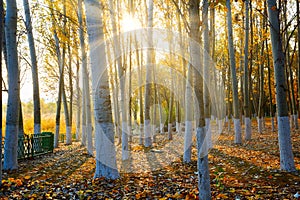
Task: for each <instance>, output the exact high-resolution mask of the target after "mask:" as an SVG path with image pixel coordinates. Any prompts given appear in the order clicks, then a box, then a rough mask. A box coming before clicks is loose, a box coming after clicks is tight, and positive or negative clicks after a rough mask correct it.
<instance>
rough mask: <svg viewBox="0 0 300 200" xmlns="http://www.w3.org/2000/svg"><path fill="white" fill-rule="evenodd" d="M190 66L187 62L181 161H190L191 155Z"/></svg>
mask: <svg viewBox="0 0 300 200" xmlns="http://www.w3.org/2000/svg"><path fill="white" fill-rule="evenodd" d="M192 68H193V67H192V66H191V64H189V67H188V72H187V78H186V89H185V129H184V149H183V162H185V163H189V162H191V156H192V136H193V123H192V121H193V113H192V105H193V104H192V103H193V100H192V99H193V98H192V85H191V84H192Z"/></svg>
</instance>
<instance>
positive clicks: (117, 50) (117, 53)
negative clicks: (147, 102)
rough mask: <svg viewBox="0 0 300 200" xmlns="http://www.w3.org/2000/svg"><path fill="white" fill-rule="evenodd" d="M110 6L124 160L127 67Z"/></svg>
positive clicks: (125, 155)
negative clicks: (118, 82) (124, 63)
mask: <svg viewBox="0 0 300 200" xmlns="http://www.w3.org/2000/svg"><path fill="white" fill-rule="evenodd" d="M109 8H110V18H111V24H112V31H113V42H114V45H113V50H114V57H115V58H116V62H117V67H118V74H119V81H120V95H121V96H120V97H121V98H120V107H121V116H122V160H128V159H129V145H128V134H127V132H128V123H127V117H128V116H127V113H126V106H125V79H126V76H125V68H123V66H122V57H121V55H120V53H121V44H120V38H119V37H118V35H117V34H118V32H117V21H116V17H115V16H116V12H115V7H114V2H113V1H112V0H109Z"/></svg>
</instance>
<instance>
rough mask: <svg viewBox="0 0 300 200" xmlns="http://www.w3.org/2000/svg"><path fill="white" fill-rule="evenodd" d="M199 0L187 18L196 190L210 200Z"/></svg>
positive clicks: (190, 7)
mask: <svg viewBox="0 0 300 200" xmlns="http://www.w3.org/2000/svg"><path fill="white" fill-rule="evenodd" d="M199 6H200V1H199V0H190V1H189V17H190V37H191V39H192V40H193V41H194V42H191V44H190V60H191V63H192V65H193V68H194V72H195V74H194V77H195V80H194V81H195V85H194V90H195V93H196V99H197V101H196V102H197V103H198V105H197V106H198V107H199V115H198V116H197V115H196V116H197V117H198V118H197V119H196V120H197V122H196V136H197V151H198V153H197V154H198V155H197V167H198V190H199V199H211V190H210V177H209V168H208V148H207V140H206V128H205V115H204V99H203V77H202V73H201V71H202V70H203V69H202V68H201V67H202V65H201V60H200V46H199V44H200V32H199V24H200V14H199Z"/></svg>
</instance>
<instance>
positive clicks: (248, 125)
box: [244, 0, 252, 140]
mask: <svg viewBox="0 0 300 200" xmlns="http://www.w3.org/2000/svg"><path fill="white" fill-rule="evenodd" d="M248 53H249V0H245V49H244V113H245V140H251V136H252V130H251V118H250V117H251V116H250V98H249V69H248V63H249V60H248Z"/></svg>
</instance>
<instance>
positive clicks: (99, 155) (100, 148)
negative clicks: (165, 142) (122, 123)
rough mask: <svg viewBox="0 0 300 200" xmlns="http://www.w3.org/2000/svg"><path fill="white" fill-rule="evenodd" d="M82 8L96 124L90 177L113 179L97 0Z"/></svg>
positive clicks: (110, 125)
mask: <svg viewBox="0 0 300 200" xmlns="http://www.w3.org/2000/svg"><path fill="white" fill-rule="evenodd" d="M85 11H86V13H85V14H86V21H87V30H88V35H89V44H90V49H91V51H90V60H91V73H92V83H93V84H92V85H93V89H94V90H93V94H94V112H95V123H96V126H95V138H96V170H95V175H94V178H99V177H105V178H108V179H117V178H119V176H120V175H119V172H118V169H117V163H116V152H115V145H114V128H113V127H114V126H113V122H112V110H111V100H110V91H109V84H108V73H107V70H106V65H107V63H106V52H105V43H103V45H101V46H99V45H98V44H99V42H101V41H103V40H104V32H103V22H102V6H101V5H100V3H99V1H98V0H86V1H85ZM99 67H100V68H99Z"/></svg>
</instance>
